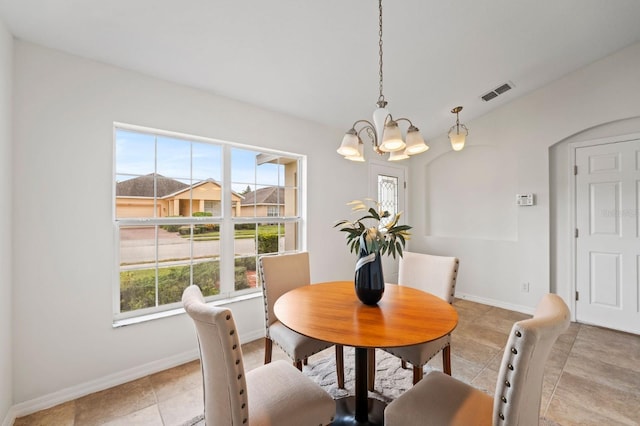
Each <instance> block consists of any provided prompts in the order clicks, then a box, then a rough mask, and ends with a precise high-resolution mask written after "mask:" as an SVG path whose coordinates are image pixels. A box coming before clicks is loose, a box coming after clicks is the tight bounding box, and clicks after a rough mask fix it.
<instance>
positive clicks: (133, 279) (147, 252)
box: [120, 226, 156, 312]
mask: <svg viewBox="0 0 640 426" xmlns="http://www.w3.org/2000/svg"><path fill="white" fill-rule="evenodd" d="M155 243H156V227H155V226H135V227H134V226H128V227H122V228H120V311H121V312H127V311H132V310H136V309H142V308H149V307H153V306H156V263H155V259H156V256H155Z"/></svg>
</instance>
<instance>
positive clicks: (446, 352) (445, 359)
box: [442, 346, 451, 375]
mask: <svg viewBox="0 0 640 426" xmlns="http://www.w3.org/2000/svg"><path fill="white" fill-rule="evenodd" d="M442 370H444V372H445V374H448V375H451V346H445V348H444V349H443V350H442Z"/></svg>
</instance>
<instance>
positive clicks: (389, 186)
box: [378, 175, 398, 224]
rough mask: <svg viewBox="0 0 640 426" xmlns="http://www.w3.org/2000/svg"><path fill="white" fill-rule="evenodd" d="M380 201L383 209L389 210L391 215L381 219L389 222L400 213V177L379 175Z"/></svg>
mask: <svg viewBox="0 0 640 426" xmlns="http://www.w3.org/2000/svg"><path fill="white" fill-rule="evenodd" d="M378 202H379V203H380V208H381V209H382V210H387V211H388V212H389V213H391V215H390V216H389V217H388V218H386V219H383V220H381V222H382V223H383V224H384V223H387V222H389V221H391V220H392V219H393V217H394V215H395V214H396V213H398V178H397V177H396V176H385V175H378Z"/></svg>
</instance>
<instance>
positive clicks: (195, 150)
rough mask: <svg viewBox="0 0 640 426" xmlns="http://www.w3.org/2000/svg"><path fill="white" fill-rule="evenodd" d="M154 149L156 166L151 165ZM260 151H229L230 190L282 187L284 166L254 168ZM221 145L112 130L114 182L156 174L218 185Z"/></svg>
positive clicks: (242, 149) (266, 165)
mask: <svg viewBox="0 0 640 426" xmlns="http://www.w3.org/2000/svg"><path fill="white" fill-rule="evenodd" d="M156 149H157V163H156V161H155V157H156ZM259 153H260V151H258V150H255V151H254V150H250V149H246V148H236V147H233V148H232V149H231V180H232V190H233V191H236V192H242V191H244V190H245V189H246V188H247V186H250V187H251V189H255V188H256V187H260V186H261V185H265V186H267V185H268V186H277V185H284V166H279V165H277V164H272V163H266V164H261V165H259V166H256V155H258V154H259ZM222 155H223V150H222V145H217V144H215V143H207V142H201V141H190V140H187V139H180V138H173V137H168V136H159V135H153V134H145V133H139V132H135V131H131V130H125V129H119V128H117V129H116V161H115V167H116V180H117V181H119V182H121V181H124V180H127V179H131V178H134V177H137V176H144V175H147V174H150V173H154V172H155V173H158V174H160V175H162V176H164V177H169V178H173V179H176V180H179V181H182V182H184V183H186V184H191V183H192V182H190V179H193V183H195V182H198V181H201V180H205V179H214V180H216V181H218V182H221V181H222Z"/></svg>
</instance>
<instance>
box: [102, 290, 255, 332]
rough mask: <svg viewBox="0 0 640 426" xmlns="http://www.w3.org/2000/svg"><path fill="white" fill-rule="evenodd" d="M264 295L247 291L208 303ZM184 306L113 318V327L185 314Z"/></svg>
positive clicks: (247, 298) (221, 303) (221, 302)
mask: <svg viewBox="0 0 640 426" xmlns="http://www.w3.org/2000/svg"><path fill="white" fill-rule="evenodd" d="M259 297H260V298H261V297H262V292H253V293H247V294H243V295H240V296H235V297H231V298H229V299H221V300H214V301H212V302H207V304H208V305H212V306H225V305H229V304H232V303H236V302H241V301H243V300H251V299H256V298H259ZM184 313H185V312H184V308H177V309H170V310H167V311H162V312H154V313H152V314H147V315H140V316H137V317H132V318H123V319H119V320H113V324H112V326H113V328H120V327H126V326H128V325H134V324H140V323H144V322H148V321H153V320H157V319H161V318H168V317H173V316H176V315H181V314H184Z"/></svg>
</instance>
